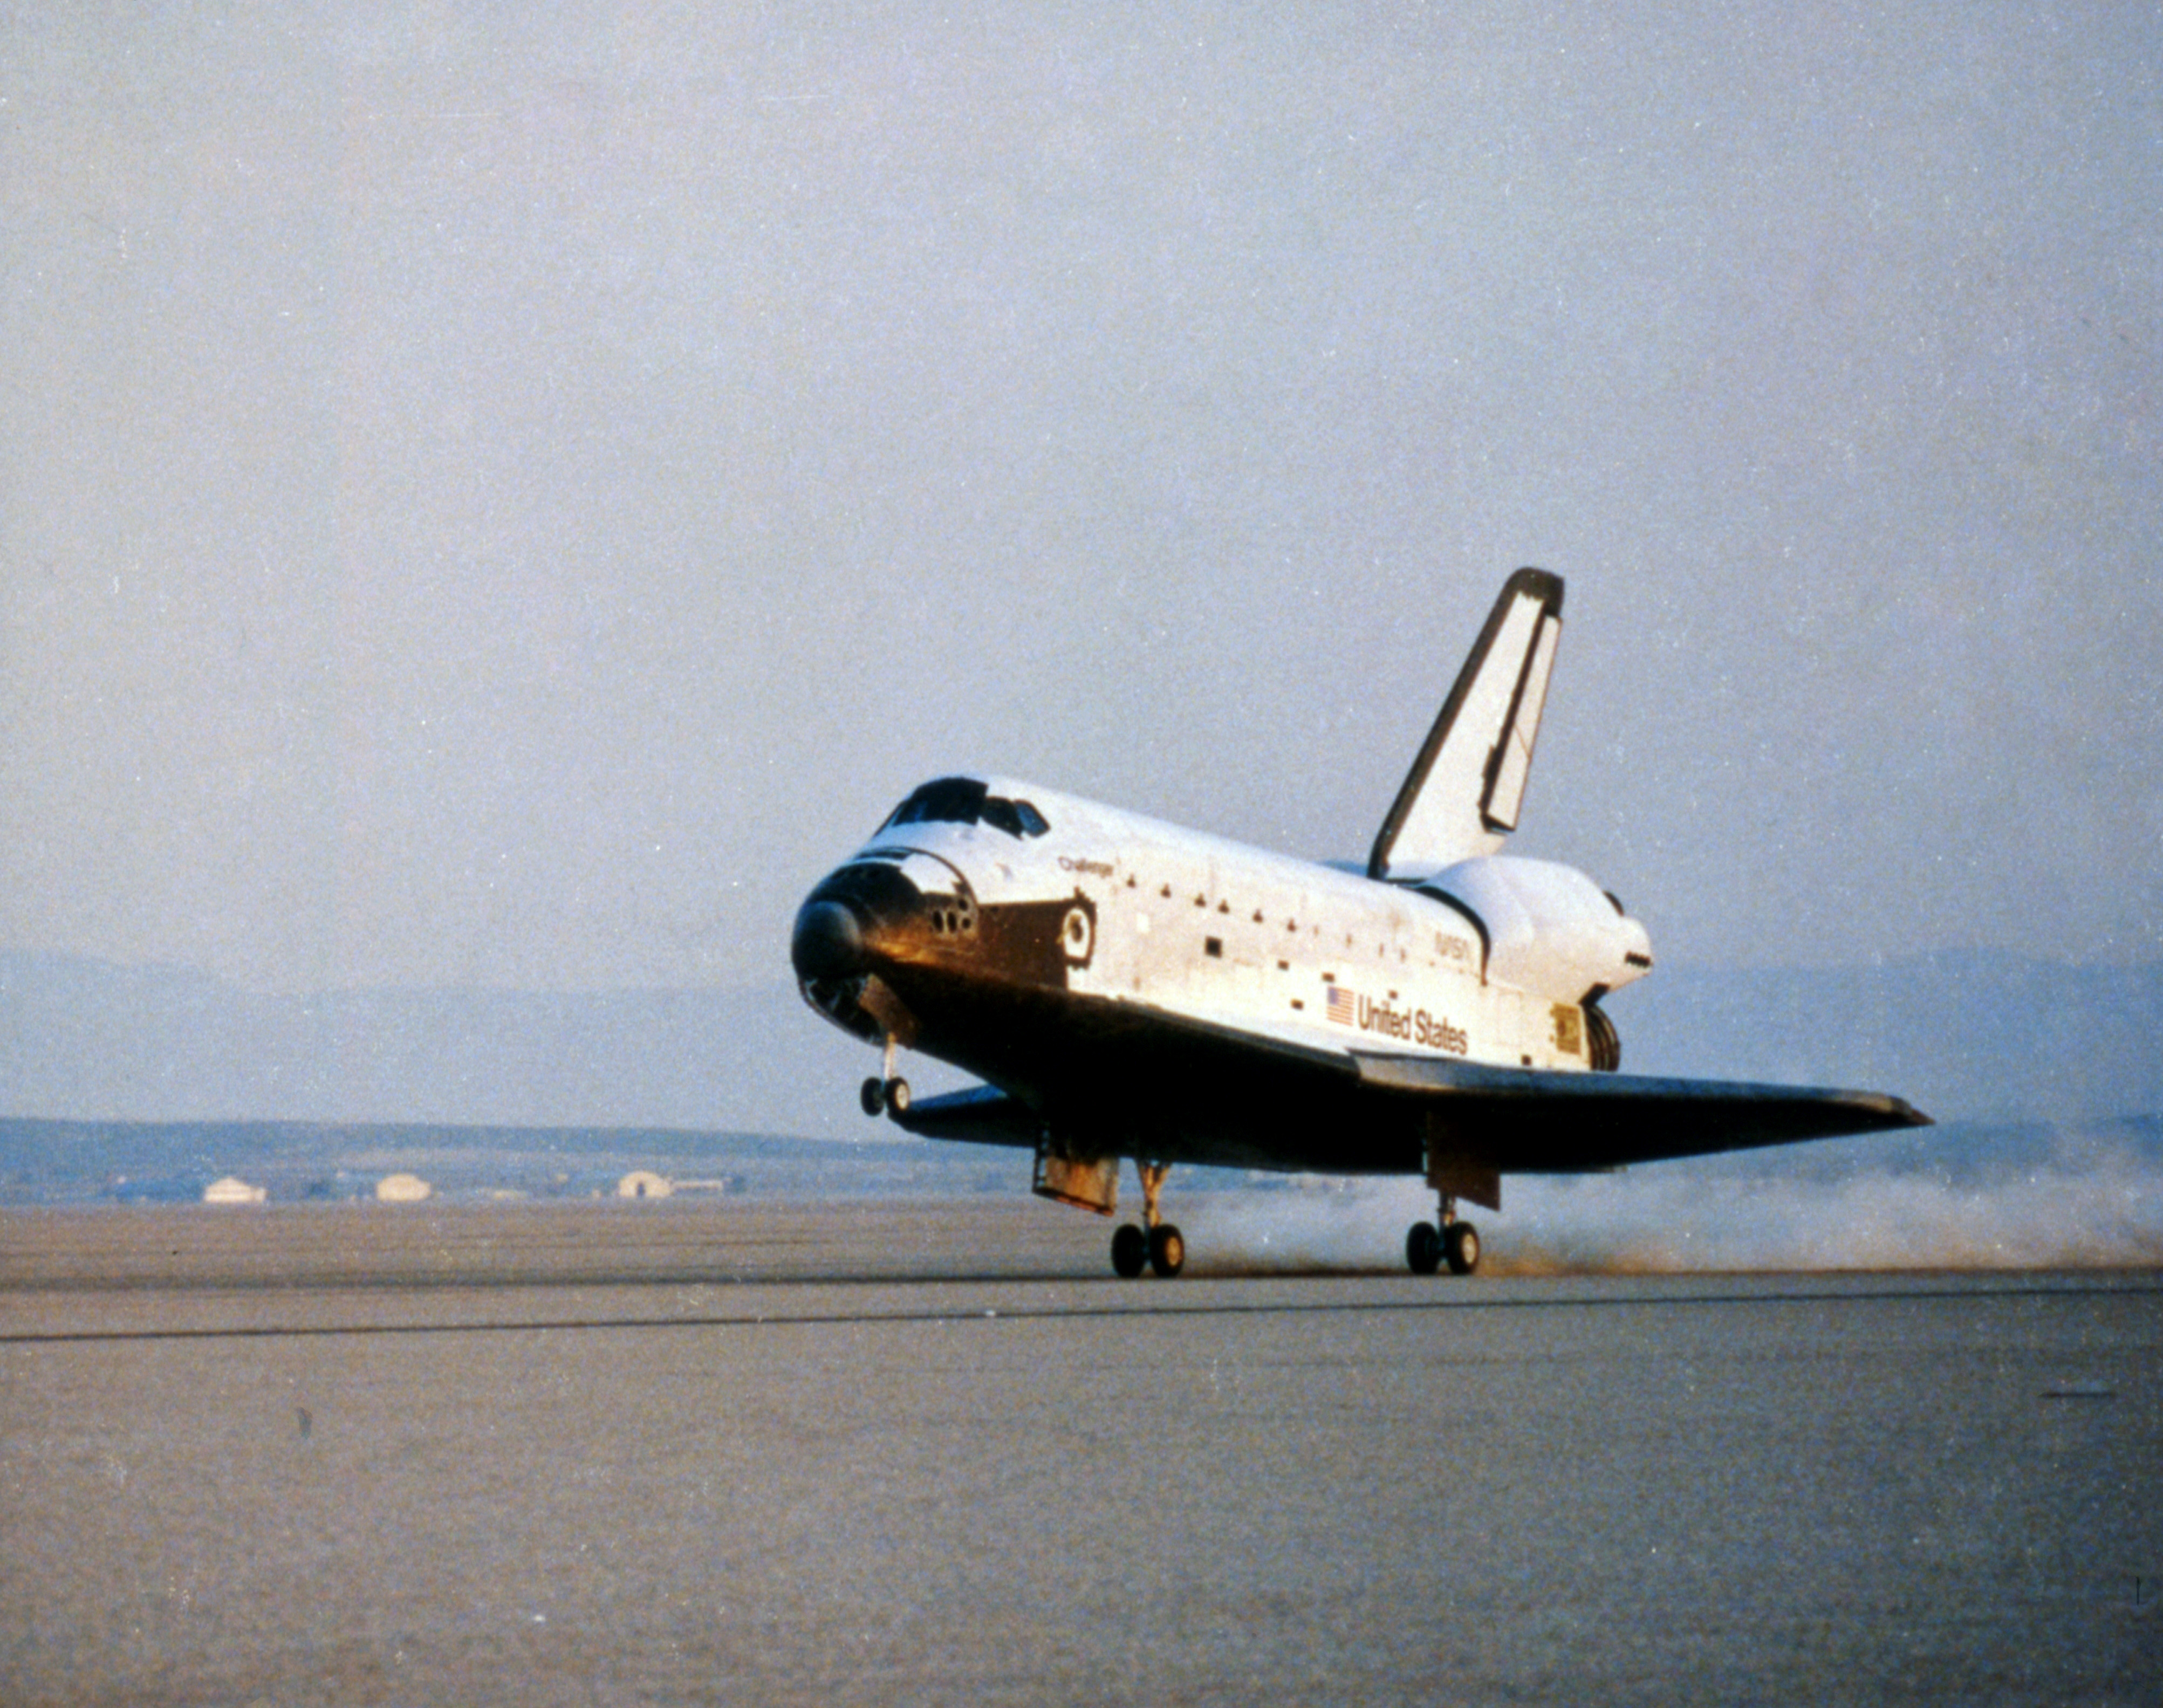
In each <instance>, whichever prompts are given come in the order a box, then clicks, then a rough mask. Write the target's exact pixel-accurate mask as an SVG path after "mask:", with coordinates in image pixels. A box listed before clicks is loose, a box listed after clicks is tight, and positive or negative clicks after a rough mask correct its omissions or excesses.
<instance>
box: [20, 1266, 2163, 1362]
mask: <svg viewBox="0 0 2163 1708" xmlns="http://www.w3.org/2000/svg"><path fill="white" fill-rule="evenodd" d="M794 1284H795V1285H799V1286H822V1285H825V1283H822V1282H817V1281H811V1282H799V1283H794ZM897 1285H907V1283H897ZM2143 1296H2147V1297H2156V1296H2163V1286H1990V1287H1902V1288H1873V1289H1871V1290H1869V1291H1859V1292H1832V1291H1828V1292H1766V1293H1702V1294H1695V1295H1689V1296H1686V1297H1666V1296H1662V1295H1659V1294H1646V1293H1637V1294H1629V1295H1626V1296H1624V1297H1620V1298H1566V1299H1432V1300H1430V1299H1348V1300H1317V1301H1312V1302H1268V1303H1247V1304H1242V1303H1238V1302H1231V1303H1223V1304H1198V1305H1176V1304H1164V1305H1148V1304H1133V1305H1034V1306H1031V1305H1024V1306H1016V1307H986V1306H975V1307H966V1308H965V1307H959V1306H943V1307H926V1308H924V1309H920V1310H909V1311H804V1312H736V1313H732V1314H711V1313H709V1314H702V1315H699V1316H695V1317H689V1316H683V1317H569V1318H546V1319H542V1318H526V1319H521V1320H516V1321H510V1322H495V1323H312V1324H250V1325H244V1326H240V1327H233V1328H70V1329H55V1330H29V1331H19V1332H18V1331H10V1332H0V1346H50V1345H65V1344H83V1343H89V1342H97V1341H120V1340H266V1339H286V1338H298V1337H327V1336H333V1335H370V1334H380V1335H390V1334H530V1333H539V1332H543V1331H547V1330H550V1329H556V1330H562V1331H563V1332H566V1333H570V1332H576V1333H596V1332H600V1331H602V1330H606V1329H618V1328H795V1327H802V1328H831V1327H835V1326H838V1325H840V1324H843V1323H986V1322H990V1323H1016V1322H1055V1321H1060V1320H1062V1319H1068V1318H1092V1317H1235V1316H1236V1317H1265V1316H1328V1315H1342V1314H1346V1313H1354V1312H1365V1313H1370V1314H1376V1315H1380V1314H1382V1313H1385V1312H1413V1311H1557V1310H1567V1309H1569V1308H1572V1307H1593V1308H1598V1309H1602V1310H1614V1309H1618V1308H1629V1307H1658V1306H1687V1307H1705V1306H1726V1305H1802V1304H1883V1303H1886V1302H1891V1301H1897V1300H1902V1299H1918V1300H1926V1301H1937V1300H1947V1299H1961V1300H1965V1299H2016V1298H2017V1299H2041V1298H2049V1299H2061V1298H2063V1299H2081V1298H2119V1297H2143Z"/></svg>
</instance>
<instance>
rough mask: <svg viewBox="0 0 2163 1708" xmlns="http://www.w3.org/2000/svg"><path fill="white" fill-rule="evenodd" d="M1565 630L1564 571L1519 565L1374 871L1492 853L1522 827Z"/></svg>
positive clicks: (1393, 820)
mask: <svg viewBox="0 0 2163 1708" xmlns="http://www.w3.org/2000/svg"><path fill="white" fill-rule="evenodd" d="M1561 639H1562V578H1561V577H1560V576H1559V575H1551V574H1548V572H1547V571H1546V570H1544V569H1520V570H1518V571H1517V572H1516V574H1514V575H1512V576H1511V578H1510V579H1508V580H1507V581H1506V582H1505V583H1504V584H1502V595H1501V597H1500V599H1498V600H1495V609H1494V610H1492V611H1490V613H1489V614H1488V617H1487V626H1485V628H1483V629H1482V630H1480V638H1479V640H1478V641H1477V642H1475V643H1474V646H1473V648H1472V653H1471V656H1470V657H1469V658H1467V659H1466V660H1465V661H1464V669H1463V670H1461V671H1459V673H1458V677H1457V684H1456V686H1455V687H1453V688H1452V689H1450V690H1449V698H1448V699H1446V700H1444V701H1443V704H1442V713H1441V715H1439V716H1438V717H1437V718H1436V719H1435V720H1434V727H1433V728H1432V730H1429V731H1427V741H1426V742H1425V743H1424V744H1423V745H1422V747H1421V748H1420V751H1419V757H1418V758H1417V759H1415V760H1414V761H1413V762H1412V768H1411V773H1410V774H1409V775H1408V776H1407V777H1406V778H1405V783H1404V787H1403V788H1402V789H1399V790H1398V791H1397V799H1396V804H1395V805H1393V806H1391V809H1390V815H1389V816H1388V817H1387V818H1386V819H1385V820H1382V828H1381V830H1380V834H1379V835H1377V836H1375V851H1374V852H1373V853H1372V854H1370V855H1369V856H1368V857H1367V875H1368V876H1369V877H1370V878H1390V877H1392V876H1395V877H1410V876H1416V875H1421V874H1424V873H1427V872H1438V871H1440V870H1441V869H1442V868H1443V867H1445V866H1448V865H1452V864H1454V863H1455V862H1458V861H1459V860H1469V859H1470V858H1472V857H1474V855H1478V854H1492V853H1493V852H1494V851H1495V850H1496V849H1497V848H1500V846H1502V841H1503V839H1504V838H1505V837H1506V836H1508V835H1509V833H1510V832H1511V831H1512V830H1515V829H1516V827H1517V809H1518V808H1519V807H1520V806H1521V804H1522V803H1523V801H1524V798H1525V779H1526V778H1527V775H1528V774H1529V773H1530V772H1531V769H1532V743H1533V741H1535V740H1536V739H1537V736H1538V735H1539V732H1540V710H1541V708H1542V706H1543V705H1545V704H1546V701H1547V693H1548V676H1549V675H1550V674H1551V673H1553V669H1554V658H1555V647H1556V645H1557V643H1558V642H1560V640H1561Z"/></svg>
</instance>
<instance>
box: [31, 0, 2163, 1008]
mask: <svg viewBox="0 0 2163 1708" xmlns="http://www.w3.org/2000/svg"><path fill="white" fill-rule="evenodd" d="M1222 13H1223V8H1221V7H1218V6H1215V5H1212V6H1207V7H1202V8H1183V7H1180V6H1177V5H1167V4H1164V3H1160V0H1151V3H1150V4H1148V5H1146V6H1140V7H1134V8H1118V7H1106V6H1101V5H1088V6H1076V7H1071V8H1057V7H1053V6H1049V5H1045V4H1041V3H1029V4H1027V5H1023V6H1019V7H1013V8H1002V7H998V6H970V7H966V8H951V9H949V8H934V7H928V6H925V7H919V6H914V5H908V4H901V5H891V6H875V5H851V6H836V7H831V8H814V7H801V8H795V7H788V6H772V7H761V8H726V7H721V8H715V7H710V6H684V7H681V8H667V7H644V6H634V7H624V8H620V9H610V8H606V7H601V6H595V7H590V8H584V7H576V6H563V7H540V6H532V5H524V4H521V5H514V6H506V7H503V8H496V9H488V8H459V7H434V6H415V7H412V8H405V9H402V10H401V8H397V7H395V6H387V5H386V6H368V7H354V8H317V9H314V10H308V9H305V8H268V7H260V6H253V5H250V6H234V7H231V8H218V7H216V6H200V7H165V8H140V7H135V6H114V7H111V8H99V7H97V6H93V5H85V4H73V3H71V4H67V5H57V4H56V5H53V6H50V7H30V8H21V9H18V10H15V11H13V12H12V13H9V14H8V16H7V17H6V18H5V19H4V21H0V946H6V947H13V948H24V949H48V950H57V951H72V952H78V953H85V954H91V955H96V956H103V957H106V958H107V959H110V960H113V961H122V962H128V963H133V962H140V961H170V962H179V963H183V964H186V965H188V966H191V967H199V968H202V969H205V970H207V971H210V972H215V973H217V974H219V975H221V976H223V977H227V978H229V979H232V980H233V981H236V982H239V983H242V984H244V985H247V986H249V987H253V988H264V989H296V988H313V987H322V986H343V985H351V984H382V983H403V984H418V983H476V984H490V985H504V986H513V987H521V988H599V987H613V986H623V985H646V984H678V983H701V984H741V983H746V982H751V981H753V980H762V979H772V978H778V977H786V974H787V929H788V919H789V916H790V914H792V912H793V909H794V907H795V904H796V902H797V900H798V899H799V897H800V896H801V894H802V893H803V892H804V890H805V889H806V888H808V887H809V885H810V884H811V883H813V882H814V880H815V878H817V877H818V876H819V874H820V872H821V871H823V870H824V869H825V867H828V866H830V865H831V864H832V863H834V862H835V861H836V860H838V859H839V858H840V857H842V856H843V855H844V854H846V852H847V851H849V850H850V849H851V847H852V846H855V845H856V843H857V842H858V841H861V840H862V837H863V836H864V835H865V833H866V832H867V831H868V830H869V829H870V828H871V826H872V825H873V824H874V823H875V822H876V821H877V819H878V818H879V817H880V816H881V815H882V814H883V813H884V812H885V810H886V809H888V807H889V806H890V805H891V804H892V803H893V800H894V799H897V798H898V796H899V795H900V794H903V792H904V791H905V790H906V789H908V788H909V786H910V785H912V784H913V783H914V782H916V781H917V780H919V778H923V777H924V776H926V775H929V774H933V773H936V772H938V771H940V770H941V769H945V768H954V767H958V766H971V765H973V766H979V767H983V768H994V769H998V770H1001V771H1004V772H1008V773H1016V774H1019V775H1021V776H1023V777H1026V778H1034V779H1036V780H1039V781H1040V782H1042V783H1045V784H1047V785H1050V786H1054V787H1058V788H1063V789H1071V790H1074V791H1076V792H1079V793H1082V794H1092V795H1096V796H1099V797H1102V798H1104V799H1110V800H1113V801H1116V802H1118V803H1121V804H1126V805H1129V806H1133V807H1135V808H1138V809H1142V810H1145V811H1150V812H1154V813H1157V814H1159V815H1163V816H1166V817H1170V818H1172V819H1175V820H1179V821H1181V822H1185V823H1189V824H1192V825H1197V826H1200V827H1202V828H1206V829H1208V830H1215V831H1218V832H1221V833H1224V834H1228V835H1230V836H1238V837H1242V838H1246V839H1250V840H1254V841H1260V842H1265V843H1268V844H1271V845H1274V846H1281V847H1285V848H1288V849H1290V850H1291V851H1296V852H1300V853H1305V854H1312V855H1315V856H1351V857H1361V856H1364V853H1365V851H1366V848H1367V846H1368V844H1369V842H1370V840H1371V838H1372V836H1373V833H1374V829H1375V825H1376V824H1377V822H1378V821H1379V820H1380V816H1381V815H1382V813H1383V811H1384V810H1385V808H1386V807H1387V806H1388V804H1389V802H1390V799H1391V796H1392V794H1394V792H1395V790H1396V786H1397V783H1398V781H1399V779H1400V778H1401V775H1402V773H1403V771H1404V768H1405V767H1406V764H1407V763H1408V762H1409V760H1410V758H1411V753H1412V752H1413V750H1414V749H1415V747H1417V743H1418V741H1419V739H1420V736H1422V733H1423V732H1424V731H1425V728H1426V726H1427V722H1428V720H1430V719H1431V718H1432V715H1433V712H1434V710H1435V707H1436V705H1437V704H1438V702H1439V700H1440V698H1441V696H1442V694H1443V690H1444V689H1446V687H1447V686H1448V682H1449V679H1450V678H1451V676H1452V675H1453V673H1454V672H1455V670H1456V668H1457V666H1458V663H1459V660H1460V659H1461V658H1462V656H1463V654H1464V650H1465V648H1466V647H1468V646H1469V643H1470V641H1471V639H1472V637H1473V635H1474V631H1476V629H1477V627H1478V625H1479V622H1480V619H1481V617H1482V616H1484V614H1485V609H1486V606H1487V605H1488V603H1489V601H1490V600H1491V599H1492V597H1493V596H1494V594H1495V589H1497V588H1498V587H1499V585H1500V582H1501V579H1502V578H1503V577H1504V575H1505V574H1506V573H1507V572H1508V571H1509V570H1510V569H1511V568H1513V567H1514V566H1516V565H1517V564H1520V563H1537V564H1540V565H1542V566H1544V567H1546V568H1552V569H1554V570H1556V571H1558V572H1559V573H1561V574H1563V575H1564V576H1565V577H1566V578H1567V579H1568V581H1569V605H1568V626H1567V629H1566V633H1565V637H1564V639H1563V647H1562V654H1561V660H1560V665H1559V668H1558V674H1557V678H1556V682H1555V687H1554V691H1553V694H1552V696H1551V698H1550V699H1549V701H1548V715H1547V719H1546V722H1545V724H1544V726H1543V727H1542V740H1541V747H1540V752H1539V755H1538V757H1537V762H1536V763H1535V765H1534V767H1533V771H1532V786H1531V790H1530V793H1529V795H1528V797H1527V808H1526V813H1525V818H1524V820H1523V822H1524V829H1523V830H1522V831H1521V833H1520V835H1519V836H1517V837H1516V839H1515V841H1514V843H1513V845H1512V846H1513V848H1514V849H1515V850H1516V851H1520V852H1525V853H1532V854H1542V855H1547V856H1550V857H1558V858H1563V859H1567V860H1570V861H1572V862H1575V863H1579V864H1581V865H1583V866H1584V867H1586V868H1587V869H1589V870H1590V872H1592V873H1593V874H1594V875H1595V877H1596V878H1599V879H1600V881H1601V882H1602V883H1605V884H1607V885H1609V886H1610V887H1612V888H1615V889H1616V890H1618V891H1619V892H1620V893H1621V894H1622V895H1623V896H1624V898H1625V899H1626V900H1627V901H1628V902H1629V903H1630V904H1631V907H1632V909H1634V910H1635V911H1637V913H1639V914H1642V916H1643V917H1644V918H1645V919H1647V922H1648V924H1649V925H1650V926H1651V929H1652V934H1653V940H1654V944H1655V946H1656V948H1657V949H1658V950H1659V951H1662V952H1663V953H1664V954H1665V955H1667V956H1669V957H1670V958H1676V959H1681V958H1687V959H1689V960H1694V961H1700V962H1705V961H1750V962H1760V963H1763V962H1783V961H1808V962H1826V961H1849V960H1856V959H1864V958H1867V957H1869V956H1872V955H1876V954H1886V955H1905V954H1911V953H1915V952H1919V951H1927V950H1930V949H1934V948H1939V947H1946V946H1977V945H1981V946H2003V947H2004V948H2006V949H2009V950H2017V951H2028V952H2042V953H2049V954H2057V955H2063V956H2071V957H2075V958H2089V959H2108V960H2124V959H2131V958H2142V957H2151V956H2155V955H2156V954H2157V953H2158V952H2159V931H2163V699H2160V698H2159V685H2158V671H2159V666H2163V575H2159V572H2158V563H2157V553H2158V547H2159V543H2163V417H2159V404H2163V363H2159V307H2163V288H2159V286H2163V273H2160V272H2159V264H2163V244H2159V222H2163V83H2159V65H2163V23H2160V22H2159V16H2158V13H2157V12H2156V11H2155V8H2152V7H2130V6H2128V7H2119V6H2112V5H2102V4H2098V5H2096V6H2092V7H2071V6H2050V5H2031V6H2021V7H2003V8H1980V7H1978V8H1946V7H1941V6H1917V7H1914V8H1907V9H1901V8H1886V7H1883V6H1879V5H1870V6H1856V7H1843V6H1840V5H1825V6H1813V7H1793V6H1773V5H1766V6H1762V7H1724V6H1676V5H1667V6H1662V7H1658V8H1638V9H1637V21H1635V22H1631V21H1625V22H1621V23H1617V22H1616V21H1615V19H1614V18H1613V16H1612V8H1606V7H1592V6H1588V7H1585V8H1581V9H1568V8H1564V9H1558V10H1557V11H1554V12H1553V13H1548V15H1546V16H1543V17H1535V16H1533V15H1532V13H1531V12H1530V10H1529V8H1521V7H1517V6H1503V7H1496V8H1492V9H1491V10H1490V11H1484V12H1483V11H1482V10H1481V9H1480V8H1475V7H1470V6H1462V5H1452V6H1448V7H1434V8H1417V7H1411V6H1405V7H1399V8H1388V7H1372V8H1328V7H1322V6H1316V5H1311V4H1307V3H1301V4H1300V5H1298V6H1296V7H1286V8H1277V10H1276V12H1275V15H1274V17H1273V18H1271V19H1270V21H1263V20H1262V18H1261V17H1260V15H1259V14H1257V15H1249V16H1248V17H1246V18H1243V19H1239V20H1235V21H1233V22H1229V23H1228V22H1227V21H1226V20H1225V18H1223V16H1222V15H1221V14H1222ZM1989 1012H1990V1011H1989V1005H1988V999H1987V995H1985V994H1982V993H1979V995H1978V1000H1977V1009H1976V1011H1975V1012H1974V1013H1973V1014H1970V1015H1967V1016H1958V1015H1949V1016H1947V1021H1948V1024H1990V1023H1991V1022H1990V1021H1989V1019H1988V1016H1989Z"/></svg>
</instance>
